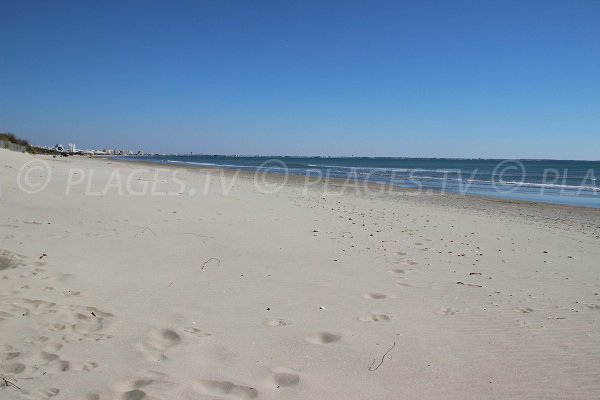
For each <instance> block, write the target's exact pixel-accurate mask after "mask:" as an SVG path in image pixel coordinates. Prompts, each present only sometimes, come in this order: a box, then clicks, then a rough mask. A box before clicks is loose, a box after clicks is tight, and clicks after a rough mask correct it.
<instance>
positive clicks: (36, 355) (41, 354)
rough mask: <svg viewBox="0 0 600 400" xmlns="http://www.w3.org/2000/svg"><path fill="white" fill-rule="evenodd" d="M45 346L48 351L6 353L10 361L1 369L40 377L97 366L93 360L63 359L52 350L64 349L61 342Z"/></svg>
mask: <svg viewBox="0 0 600 400" xmlns="http://www.w3.org/2000/svg"><path fill="white" fill-rule="evenodd" d="M45 347H46V350H48V351H36V352H22V351H11V352H9V354H6V353H5V354H4V356H3V358H10V361H8V362H5V363H3V364H2V366H1V367H0V369H1V370H2V371H3V372H4V373H6V374H10V375H25V376H27V377H38V376H43V375H47V374H58V373H61V372H67V371H91V370H92V369H94V368H96V367H97V364H96V363H93V362H71V361H67V360H64V359H62V358H61V356H60V355H59V352H57V353H58V354H57V353H54V352H52V351H58V350H60V349H62V345H60V344H56V345H51V346H45Z"/></svg>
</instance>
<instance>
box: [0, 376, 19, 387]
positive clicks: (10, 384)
mask: <svg viewBox="0 0 600 400" xmlns="http://www.w3.org/2000/svg"><path fill="white" fill-rule="evenodd" d="M0 380H2V382H4V385H5V386H7V387H13V388H15V389H18V390H23V389H21V388H20V387H18V386H17V385H16V384H14V383H13V382H11V381H9V380H8V378H7V377H6V376H4V375H0Z"/></svg>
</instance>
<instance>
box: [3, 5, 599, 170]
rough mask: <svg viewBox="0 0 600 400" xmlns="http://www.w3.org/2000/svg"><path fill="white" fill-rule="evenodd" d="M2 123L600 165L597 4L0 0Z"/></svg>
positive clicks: (216, 142) (83, 132) (147, 140)
mask: <svg viewBox="0 0 600 400" xmlns="http://www.w3.org/2000/svg"><path fill="white" fill-rule="evenodd" d="M0 26H1V27H2V28H1V29H0V132H1V131H9V132H13V133H15V134H16V135H17V136H20V137H23V138H26V139H28V140H29V141H30V142H32V143H34V144H39V145H54V144H57V143H61V144H65V145H66V144H67V143H75V144H76V145H77V147H78V148H125V149H131V150H135V151H137V150H139V149H142V150H144V151H146V152H160V153H189V152H193V153H204V154H252V155H332V156H346V155H347V156H349V155H357V156H397V157H460V158H462V157H482V158H555V159H589V160H599V159H600V1H598V0H590V1H585V0H578V1H569V0H564V1H554V0H543V1H542V0H539V1H527V0H523V1H509V0H506V1H491V0H489V1H487V0H479V1H451V0H447V1H442V0H439V1H427V0H419V1H399V0H398V1H360V2H356V1H282V0H276V1H242V0H240V1H229V0H220V1H216V0H215V1H201V0H194V1H79V0H78V1H62V0H61V1H29V0H20V1H19V0H18V1H12V0H11V1H9V0H0Z"/></svg>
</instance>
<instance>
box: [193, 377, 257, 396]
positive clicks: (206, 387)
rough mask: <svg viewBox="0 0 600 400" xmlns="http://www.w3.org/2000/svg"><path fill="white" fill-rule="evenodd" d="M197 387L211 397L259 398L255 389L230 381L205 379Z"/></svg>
mask: <svg viewBox="0 0 600 400" xmlns="http://www.w3.org/2000/svg"><path fill="white" fill-rule="evenodd" d="M196 386H197V388H198V390H199V391H201V392H203V393H205V394H207V395H209V396H218V397H223V398H226V399H233V400H237V399H242V400H249V399H255V398H257V397H258V390H256V389H255V388H254V387H252V386H249V385H244V384H237V383H233V382H230V381H218V380H209V379H205V380H200V381H199V382H198V384H197V385H196Z"/></svg>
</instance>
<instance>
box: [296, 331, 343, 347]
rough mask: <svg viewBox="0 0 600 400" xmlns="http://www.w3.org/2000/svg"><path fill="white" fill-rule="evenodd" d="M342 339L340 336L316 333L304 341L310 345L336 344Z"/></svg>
mask: <svg viewBox="0 0 600 400" xmlns="http://www.w3.org/2000/svg"><path fill="white" fill-rule="evenodd" d="M341 339H342V335H338V334H336V333H330V332H318V333H313V334H312V335H310V336H307V337H305V338H304V340H305V341H307V342H308V343H312V344H329V343H334V342H338V341H340V340H341Z"/></svg>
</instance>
